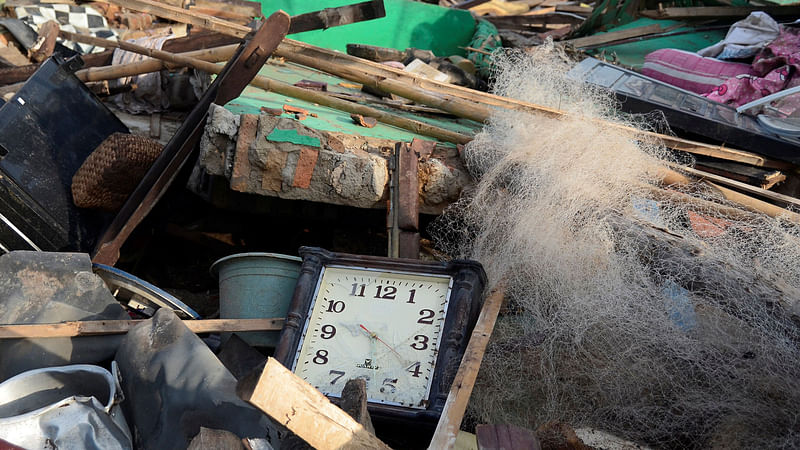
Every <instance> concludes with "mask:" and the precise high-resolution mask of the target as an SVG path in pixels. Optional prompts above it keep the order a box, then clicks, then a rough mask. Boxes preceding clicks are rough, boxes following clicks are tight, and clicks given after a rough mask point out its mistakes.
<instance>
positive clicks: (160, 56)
mask: <svg viewBox="0 0 800 450" xmlns="http://www.w3.org/2000/svg"><path fill="white" fill-rule="evenodd" d="M60 34H61V35H62V36H63V37H64V38H66V39H69V40H71V41H75V42H83V43H86V44H92V45H96V46H99V47H106V48H121V49H122V50H127V51H131V52H134V53H138V54H142V55H145V56H149V57H151V58H155V59H153V60H146V61H142V62H140V63H135V64H142V65H144V63H147V62H148V61H153V62H152V63H149V65H147V67H148V68H150V66H152V67H156V66H158V67H159V68H160V67H162V66H163V64H164V63H163V62H162V61H166V62H168V63H172V64H177V65H181V66H189V67H194V68H195V69H199V70H203V71H205V72H210V73H219V72H220V71H222V67H221V66H219V65H217V64H214V63H211V62H208V61H203V60H201V59H198V58H194V57H192V56H190V55H189V53H185V54H175V53H169V52H165V51H163V50H156V49H151V48H146V47H142V46H139V45H135V44H131V43H129V42H117V41H112V40H108V39H101V38H96V37H93V36H86V35H81V34H75V33H70V32H66V31H62V32H61V33H60ZM235 48H236V46H235V45H233V46H226V47H218V48H217V49H208V50H201V52H207V53H206V54H204V55H207V56H208V55H214V56H219V55H228V52H229V51H230V55H232V54H233V52H234V51H235ZM230 55H229V56H228V57H230ZM119 67H123V66H119ZM113 68H114V66H111V69H113ZM104 69H105V68H97V70H94V73H95V78H91V79H92V80H93V81H94V80H95V79H97V78H96V77H97V76H98V75H96V74H97V73H98V72H101V71H104ZM155 70H159V69H155ZM109 72H112V73H117V72H120V73H122V72H124V73H128V72H129V71H126V70H119V71H117V72H114V71H112V70H108V71H105V74H104V75H103V76H109V75H108V73H109ZM123 76H127V75H123ZM114 78H117V76H115V77H114ZM250 84H252V85H253V86H256V87H259V88H262V89H265V90H267V91H272V92H276V93H278V94H280V95H285V96H288V97H293V98H297V99H300V100H305V101H308V102H312V103H318V104H320V105H323V106H327V107H330V108H334V109H338V110H341V111H345V112H348V113H351V114H361V115H363V116H369V117H374V118H375V119H377V120H379V121H380V122H383V123H385V124H388V125H392V126H396V127H398V128H402V129H405V130H409V131H411V132H414V133H417V134H421V135H425V136H430V137H434V138H436V139H441V140H443V141H447V142H454V143H457V144H466V143H467V142H469V141H470V140H472V138H471V137H470V136H467V135H465V134H461V133H457V132H455V131H450V130H447V129H444V128H441V127H437V126H434V125H430V124H427V123H425V122H421V121H418V120H413V119H408V118H405V117H402V116H398V115H396V114H391V113H388V112H385V111H381V110H378V109H375V108H372V107H369V106H366V105H361V104H358V103H353V102H349V101H346V100H342V99H339V98H336V97H332V96H330V95H327V94H323V93H321V92H317V91H312V90H309V89H303V88H299V87H297V86H292V85H290V84H287V83H283V82H280V81H277V80H273V79H271V78H268V77H265V76H263V75H256V77H255V78H253V81H251V82H250Z"/></svg>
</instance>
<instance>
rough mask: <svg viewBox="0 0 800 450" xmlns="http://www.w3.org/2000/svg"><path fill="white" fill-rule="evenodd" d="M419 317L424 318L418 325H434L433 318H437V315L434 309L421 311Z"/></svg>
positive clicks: (418, 321)
mask: <svg viewBox="0 0 800 450" xmlns="http://www.w3.org/2000/svg"><path fill="white" fill-rule="evenodd" d="M419 315H420V316H422V317H420V318H419V320H417V323H422V324H425V325H433V317H434V316H436V313H435V312H433V310H432V309H422V310H420V311H419Z"/></svg>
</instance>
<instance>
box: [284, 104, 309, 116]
mask: <svg viewBox="0 0 800 450" xmlns="http://www.w3.org/2000/svg"><path fill="white" fill-rule="evenodd" d="M283 110H284V111H286V112H287V113H292V114H305V115H308V110H307V109H303V108H300V107H297V106H292V105H283Z"/></svg>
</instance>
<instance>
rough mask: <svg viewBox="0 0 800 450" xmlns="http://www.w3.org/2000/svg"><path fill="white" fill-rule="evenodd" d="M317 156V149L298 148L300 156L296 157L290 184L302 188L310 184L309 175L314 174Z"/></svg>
mask: <svg viewBox="0 0 800 450" xmlns="http://www.w3.org/2000/svg"><path fill="white" fill-rule="evenodd" d="M317 158H319V151H318V150H317V149H314V148H309V147H303V148H301V149H300V156H299V157H298V158H297V167H296V168H295V169H294V181H292V186H294V187H299V188H304V189H307V188H308V187H309V186H311V176H312V175H313V174H314V167H315V166H316V165H317Z"/></svg>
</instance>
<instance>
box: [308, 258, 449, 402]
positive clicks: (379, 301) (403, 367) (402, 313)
mask: <svg viewBox="0 0 800 450" xmlns="http://www.w3.org/2000/svg"><path fill="white" fill-rule="evenodd" d="M449 288H450V278H449V277H432V276H426V275H416V274H396V273H383V272H376V271H367V270H360V271H359V270H353V269H339V268H326V271H325V272H324V274H323V276H322V279H321V280H320V284H319V288H318V291H317V295H316V299H315V302H314V304H313V306H312V308H311V311H310V318H309V319H310V320H309V321H308V329H307V333H306V336H305V338H304V341H303V342H302V344H301V347H300V350H299V351H298V357H297V359H296V364H295V372H296V373H298V374H299V375H300V376H301V377H303V378H305V379H306V380H307V381H309V382H310V383H311V384H313V385H315V386H316V387H317V388H318V389H320V390H321V391H322V392H323V393H326V394H328V395H332V396H338V395H339V394H340V393H341V389H342V387H343V386H344V382H346V381H347V380H349V379H351V378H363V379H364V380H365V381H366V382H367V396H368V398H369V399H370V401H373V402H380V403H387V404H396V405H402V406H411V407H418V408H424V407H425V403H426V398H427V394H428V391H429V389H430V381H431V378H432V374H433V370H434V367H435V364H436V357H437V354H438V351H437V346H438V343H439V337H440V334H441V330H442V325H443V323H444V319H445V315H446V306H447V301H448V293H449Z"/></svg>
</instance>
